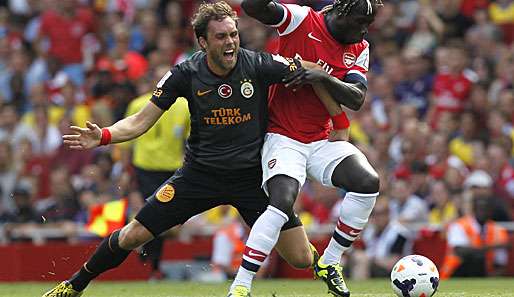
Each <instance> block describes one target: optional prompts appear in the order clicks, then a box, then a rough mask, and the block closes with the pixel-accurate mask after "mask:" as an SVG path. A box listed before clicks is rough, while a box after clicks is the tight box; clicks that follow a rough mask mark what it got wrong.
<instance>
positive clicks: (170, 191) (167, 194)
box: [155, 184, 175, 202]
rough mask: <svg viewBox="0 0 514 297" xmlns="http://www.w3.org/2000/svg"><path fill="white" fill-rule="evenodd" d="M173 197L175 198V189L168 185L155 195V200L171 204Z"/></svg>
mask: <svg viewBox="0 0 514 297" xmlns="http://www.w3.org/2000/svg"><path fill="white" fill-rule="evenodd" d="M173 197H175V188H173V186H172V185H171V184H166V185H165V186H164V187H162V188H160V189H159V191H157V194H155V198H157V200H159V201H160V202H170V201H171V199H173Z"/></svg>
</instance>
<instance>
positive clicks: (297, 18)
mask: <svg viewBox="0 0 514 297" xmlns="http://www.w3.org/2000/svg"><path fill="white" fill-rule="evenodd" d="M279 5H280V6H281V7H282V9H283V11H284V16H283V18H282V20H281V21H280V22H279V23H278V24H276V25H273V26H272V27H275V28H276V29H277V32H278V35H280V36H284V35H287V34H290V33H292V32H293V31H295V30H296V29H297V28H298V27H299V26H300V25H301V23H302V22H303V20H305V18H306V17H307V15H308V14H309V11H310V9H311V8H310V7H308V6H300V5H296V4H279Z"/></svg>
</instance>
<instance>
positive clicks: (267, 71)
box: [257, 53, 302, 84]
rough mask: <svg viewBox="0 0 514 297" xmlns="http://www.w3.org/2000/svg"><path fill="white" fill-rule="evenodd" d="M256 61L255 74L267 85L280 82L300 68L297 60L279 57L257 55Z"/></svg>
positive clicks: (266, 54)
mask: <svg viewBox="0 0 514 297" xmlns="http://www.w3.org/2000/svg"><path fill="white" fill-rule="evenodd" d="M257 59H258V61H257V72H258V73H259V75H260V76H261V77H262V78H263V79H265V80H266V81H267V82H268V83H269V84H274V83H280V82H282V79H283V78H284V77H285V76H286V75H288V74H289V73H292V72H295V71H297V70H298V69H300V68H301V67H302V65H301V63H300V61H298V60H297V59H292V58H284V57H282V56H281V55H273V54H269V53H259V54H258V58H257Z"/></svg>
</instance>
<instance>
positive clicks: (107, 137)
mask: <svg viewBox="0 0 514 297" xmlns="http://www.w3.org/2000/svg"><path fill="white" fill-rule="evenodd" d="M109 143H111V131H109V129H107V128H102V138H100V145H108V144H109Z"/></svg>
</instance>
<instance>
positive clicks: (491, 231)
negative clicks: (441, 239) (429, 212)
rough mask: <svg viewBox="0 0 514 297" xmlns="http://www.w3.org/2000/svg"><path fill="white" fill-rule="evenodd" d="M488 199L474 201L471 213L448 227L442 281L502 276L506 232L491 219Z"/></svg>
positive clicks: (505, 255)
mask: <svg viewBox="0 0 514 297" xmlns="http://www.w3.org/2000/svg"><path fill="white" fill-rule="evenodd" d="M490 205H491V204H490V202H489V198H487V197H476V198H474V199H473V214H472V215H468V216H464V217H462V218H460V219H459V220H457V221H456V222H455V223H453V224H451V225H450V227H449V228H448V235H447V240H448V247H449V251H448V253H447V255H446V258H445V261H444V263H443V267H442V268H441V278H442V279H447V278H449V277H450V276H457V277H458V276H461V277H462V276H468V277H480V276H487V275H490V276H493V275H501V274H502V271H503V269H504V268H505V266H506V265H507V259H508V255H507V250H506V248H507V247H508V234H507V231H506V230H505V229H504V228H503V227H501V226H499V225H498V224H496V223H495V222H494V221H492V220H491V214H492V209H491V207H490Z"/></svg>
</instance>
